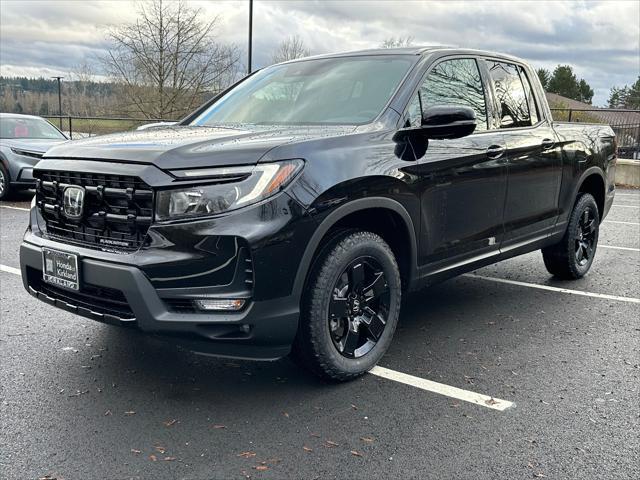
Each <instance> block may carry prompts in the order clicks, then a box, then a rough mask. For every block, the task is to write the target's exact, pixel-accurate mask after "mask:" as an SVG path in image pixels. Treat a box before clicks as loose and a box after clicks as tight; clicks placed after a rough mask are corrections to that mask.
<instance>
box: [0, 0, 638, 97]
mask: <svg viewBox="0 0 640 480" xmlns="http://www.w3.org/2000/svg"><path fill="white" fill-rule="evenodd" d="M189 3H190V4H192V5H193V6H195V7H197V8H201V9H202V15H203V19H205V20H209V19H212V18H214V17H215V16H218V29H217V32H216V33H217V37H218V39H219V40H220V41H224V42H229V43H235V44H237V45H238V46H239V47H240V48H241V49H243V50H244V51H245V52H246V47H247V30H248V23H247V18H248V2H246V1H226V0H225V1H216V2H211V1H199V0H192V1H190V2H189ZM0 10H1V11H0V13H1V15H0V70H1V71H2V72H3V74H5V73H4V72H9V71H10V72H16V73H19V72H21V73H22V74H28V75H38V73H37V72H39V71H42V72H43V75H45V73H44V72H51V71H57V72H68V71H69V70H70V69H72V68H73V66H74V65H78V64H81V63H84V62H87V61H89V62H91V61H93V60H95V59H96V58H97V57H98V56H100V55H101V54H102V53H104V52H105V50H106V48H108V42H107V40H106V30H107V28H108V26H109V25H118V24H122V23H124V22H130V21H132V20H133V19H134V18H135V10H136V4H135V3H133V2H130V1H127V0H122V1H98V0H84V1H83V2H78V1H55V2H51V1H30V2H25V1H7V0H3V1H2V3H0ZM639 19H640V2H636V1H618V2H614V1H607V0H603V1H598V2H595V1H551V2H541V1H538V2H532V1H510V2H501V1H488V2H480V1H477V2H470V1H468V2H462V1H449V2H418V1H404V2H401V1H332V0H329V1H270V2H266V1H262V0H255V1H254V31H253V35H254V44H253V52H254V61H253V64H254V67H261V66H264V65H267V64H268V63H269V61H270V57H271V54H272V52H273V51H274V50H275V48H276V47H277V45H278V43H279V42H280V41H281V40H282V39H284V38H286V37H287V36H289V35H294V34H296V35H299V36H300V37H301V38H302V39H303V40H304V42H305V44H306V45H307V46H308V47H309V48H310V50H311V52H312V53H315V54H317V53H326V52H332V51H344V50H356V49H364V48H374V47H377V46H378V45H379V44H380V43H381V42H382V41H383V40H384V39H385V38H388V37H392V36H395V37H397V36H407V35H411V36H412V37H414V43H415V44H424V45H457V46H464V47H473V48H478V49H486V50H495V51H500V52H505V53H510V54H513V55H516V56H519V57H522V58H524V59H526V60H528V61H530V62H531V63H532V64H533V65H534V66H535V67H544V68H549V69H552V68H553V67H554V66H555V65H557V64H570V65H572V66H573V67H574V69H575V71H576V73H577V75H578V76H579V77H582V78H585V79H586V80H587V82H589V83H590V84H591V86H592V87H593V88H594V90H595V91H596V96H595V98H594V103H596V104H603V103H605V102H606V99H607V97H608V91H609V89H610V87H611V86H613V85H622V84H629V83H633V82H634V81H635V79H636V78H637V76H638V74H639V73H640V58H639V56H640V20H639ZM48 74H49V73H46V75H48Z"/></svg>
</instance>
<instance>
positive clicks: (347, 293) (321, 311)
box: [292, 231, 401, 381]
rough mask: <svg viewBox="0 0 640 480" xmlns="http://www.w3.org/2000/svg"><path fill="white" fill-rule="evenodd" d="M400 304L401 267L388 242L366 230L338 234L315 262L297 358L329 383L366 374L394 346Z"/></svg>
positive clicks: (296, 352)
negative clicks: (392, 341)
mask: <svg viewBox="0 0 640 480" xmlns="http://www.w3.org/2000/svg"><path fill="white" fill-rule="evenodd" d="M400 299H401V282H400V274H399V271H398V264H397V262H396V259H395V257H394V255H393V252H392V251H391V249H390V248H389V246H388V245H387V243H386V242H385V241H384V240H383V239H382V238H381V237H379V236H378V235H376V234H374V233H371V232H365V231H350V232H344V233H342V234H340V235H338V236H337V237H335V238H334V239H333V240H332V241H330V242H329V243H328V244H327V245H326V246H325V247H324V248H323V249H322V250H321V252H320V254H319V256H318V257H317V258H316V261H315V262H314V267H313V268H312V271H311V275H310V277H309V281H308V283H307V289H306V293H305V296H304V299H303V302H302V311H301V315H300V325H299V327H298V334H297V336H296V340H295V342H294V345H293V352H292V353H293V355H294V357H295V358H297V359H298V360H300V362H301V363H302V364H303V366H304V367H306V368H307V369H309V370H311V371H312V372H313V373H315V374H316V375H318V376H320V377H322V378H324V379H328V380H335V381H344V380H349V379H352V378H356V377H358V376H360V375H362V374H364V373H365V372H367V371H368V370H369V369H371V368H372V367H373V366H375V364H376V363H377V362H378V361H379V360H380V358H381V357H382V355H384V353H385V351H386V350H387V348H388V347H389V344H390V343H391V339H392V337H393V333H394V331H395V329H396V325H397V323H398V316H399V314H400Z"/></svg>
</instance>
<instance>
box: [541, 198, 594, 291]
mask: <svg viewBox="0 0 640 480" xmlns="http://www.w3.org/2000/svg"><path fill="white" fill-rule="evenodd" d="M599 231H600V212H599V210H598V205H597V203H596V201H595V199H594V198H593V196H592V195H591V194H589V193H582V194H580V196H579V197H578V198H577V200H576V203H575V205H574V207H573V210H572V211H571V214H570V215H569V219H568V224H567V230H566V231H565V233H564V236H563V237H562V239H561V240H560V241H559V242H558V243H556V244H555V245H551V246H549V247H545V248H543V249H542V258H543V260H544V265H545V267H547V270H548V271H549V273H551V274H553V275H554V276H555V277H557V278H560V279H563V280H575V279H578V278H582V277H583V276H584V275H586V273H587V272H588V271H589V269H590V268H591V264H592V263H593V260H594V258H595V255H596V248H597V246H598V234H599Z"/></svg>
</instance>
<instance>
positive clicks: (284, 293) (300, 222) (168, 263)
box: [20, 47, 616, 380]
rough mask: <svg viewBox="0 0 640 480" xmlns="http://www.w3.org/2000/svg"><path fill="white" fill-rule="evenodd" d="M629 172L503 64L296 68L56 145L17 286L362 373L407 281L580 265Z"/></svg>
mask: <svg viewBox="0 0 640 480" xmlns="http://www.w3.org/2000/svg"><path fill="white" fill-rule="evenodd" d="M615 163H616V157H615V138H614V134H613V132H612V130H611V129H610V128H609V127H608V126H604V125H587V124H569V123H559V122H554V121H553V120H552V118H551V114H550V111H549V107H548V105H547V102H546V100H545V96H544V93H543V90H542V87H541V86H540V83H539V81H538V78H537V76H536V74H535V72H534V70H533V69H532V68H531V67H530V66H529V65H527V64H526V63H525V62H523V61H522V60H519V59H517V58H514V57H511V56H508V55H502V54H497V53H491V52H483V51H477V50H464V49H453V48H441V47H433V48H404V49H397V50H374V51H363V52H351V53H343V54H334V55H324V56H320V57H313V58H308V59H302V60H296V61H291V62H288V63H284V64H279V65H274V66H271V67H268V68H265V69H264V70H261V71H258V72H256V73H254V74H252V75H250V76H248V77H247V78H245V79H243V80H242V81H240V82H239V83H237V84H236V85H234V86H232V87H230V88H229V89H228V90H227V91H226V92H223V93H222V94H221V95H219V96H218V97H217V98H215V99H213V100H212V101H211V102H209V103H207V104H205V105H204V106H203V107H202V108H200V109H199V110H197V111H196V112H194V113H193V114H192V115H190V116H189V117H187V118H186V119H184V120H183V121H181V122H180V124H178V125H176V126H172V127H167V128H161V129H153V130H148V131H141V132H140V131H138V132H126V133H119V134H113V135H107V136H102V137H97V138H91V139H85V140H80V141H78V142H74V143H69V144H63V145H59V146H57V147H54V148H52V149H51V150H50V151H49V152H47V154H46V155H45V157H44V159H43V160H42V161H41V162H40V163H38V165H37V166H36V168H35V170H34V176H35V177H36V178H37V179H38V187H37V194H36V197H35V199H34V202H33V205H32V208H31V214H30V225H29V228H28V230H27V232H26V234H25V237H24V242H23V243H22V246H21V249H20V263H21V268H22V278H23V279H24V286H25V287H26V288H27V290H28V291H29V292H30V293H31V294H32V295H34V296H36V297H37V298H39V299H41V300H43V301H45V302H48V303H50V304H52V305H55V306H57V307H60V308H63V309H66V310H69V311H71V312H74V313H77V314H79V315H83V316H86V317H89V318H93V319H96V320H99V321H102V322H107V323H113V324H117V325H131V326H135V327H137V328H138V329H140V330H143V331H146V332H152V333H156V334H165V335H166V336H167V337H168V338H172V339H173V340H174V341H176V342H179V343H181V344H183V345H186V346H188V347H189V348H191V349H192V350H194V351H197V352H204V353H208V354H215V355H222V356H228V357H242V358H255V359H276V358H280V357H282V356H285V355H287V354H289V353H290V352H292V353H293V355H294V357H295V358H297V359H298V360H300V361H301V362H302V364H304V365H305V366H306V367H308V368H309V369H310V370H311V371H313V372H315V373H316V374H318V375H320V376H322V377H324V378H329V379H333V380H346V379H350V378H354V377H356V376H358V375H361V374H363V373H364V372H366V371H367V370H368V369H370V368H371V367H373V366H374V365H375V364H376V363H377V362H378V361H379V360H380V358H381V357H382V355H383V354H384V352H385V351H386V350H387V347H388V346H389V344H390V342H391V338H392V336H393V334H394V330H395V328H396V325H397V323H398V317H399V314H400V306H401V296H402V294H403V292H406V291H410V290H415V289H418V288H421V287H424V286H426V285H429V284H432V283H434V282H438V281H442V280H444V279H447V278H450V277H453V276H455V275H458V274H460V273H463V272H468V271H470V270H473V269H477V268H479V267H482V266H484V265H487V264H490V263H494V262H497V261H499V260H503V259H506V258H509V257H513V256H516V255H520V254H524V253H527V252H531V251H533V250H538V249H542V256H543V259H544V263H545V265H546V267H547V269H548V270H549V272H551V273H552V274H553V275H555V276H557V277H560V278H565V279H575V278H580V277H582V276H583V275H585V274H586V273H587V272H588V271H589V268H590V266H591V264H592V262H593V259H594V256H595V253H596V247H597V243H598V231H599V225H600V222H601V221H602V219H603V218H604V217H605V216H606V215H607V212H608V211H609V208H610V207H611V204H612V202H613V197H614V183H613V178H614V169H615ZM43 269H44V270H43ZM424 308H425V312H426V314H428V309H429V305H428V304H425V306H424Z"/></svg>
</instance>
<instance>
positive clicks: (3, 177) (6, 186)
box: [0, 163, 12, 200]
mask: <svg viewBox="0 0 640 480" xmlns="http://www.w3.org/2000/svg"><path fill="white" fill-rule="evenodd" d="M11 193H12V192H11V184H10V179H9V172H7V169H6V168H4V165H3V164H2V163H0V200H6V199H7V198H9V196H10V195H11Z"/></svg>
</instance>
